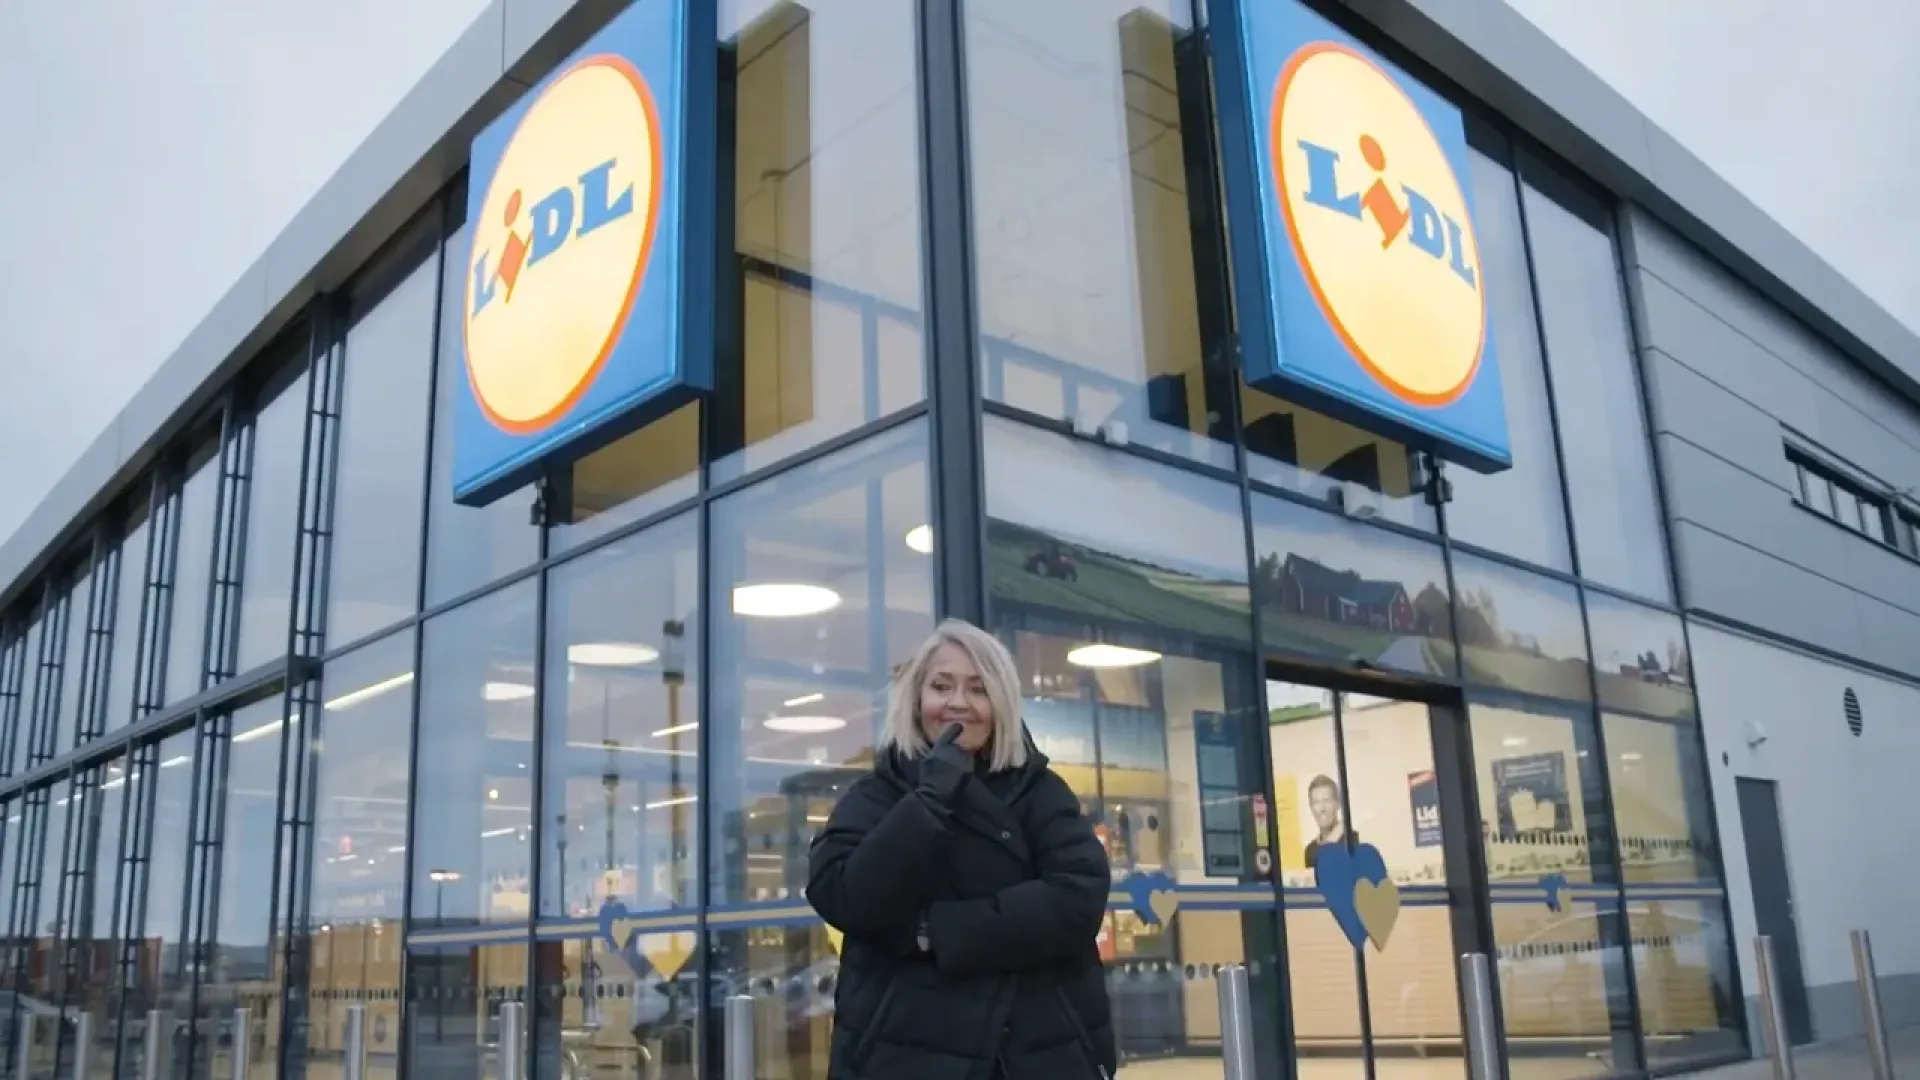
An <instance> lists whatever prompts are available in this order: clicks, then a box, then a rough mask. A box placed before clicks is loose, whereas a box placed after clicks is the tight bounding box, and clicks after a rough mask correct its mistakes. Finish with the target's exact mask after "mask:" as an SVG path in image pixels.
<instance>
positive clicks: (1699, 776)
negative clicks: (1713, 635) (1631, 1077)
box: [1601, 713, 1746, 1066]
mask: <svg viewBox="0 0 1920 1080" xmlns="http://www.w3.org/2000/svg"><path fill="white" fill-rule="evenodd" d="M1601 722H1602V723H1603V724H1604V725H1605V726H1606V727H1605V730H1606V738H1607V757H1608V759H1609V760H1608V762H1607V776H1608V779H1609V781H1610V782H1611V785H1612V794H1613V806H1614V814H1615V815H1616V818H1617V820H1618V821H1619V825H1620V848H1621V858H1622V862H1623V869H1624V871H1625V874H1626V882H1627V890H1626V891H1627V923H1628V926H1629V928H1630V929H1631V931H1632V934H1633V939H1632V940H1633V965H1634V974H1635V976H1636V986H1637V988H1638V990H1639V993H1640V1022H1641V1025H1642V1028H1643V1029H1644V1030H1645V1032H1646V1039H1647V1057H1648V1059H1649V1061H1650V1063H1651V1064H1653V1065H1656V1066H1672V1065H1677V1064H1679V1063H1680V1062H1683V1061H1688V1060H1694V1059H1699V1058H1705V1057H1714V1056H1718V1055H1724V1054H1729V1053H1737V1052H1738V1051H1739V1050H1740V1049H1741V1047H1742V1045H1743V1043H1742V1036H1741V1022H1742V1014H1743V1013H1744V1011H1745V1008H1746V1006H1745V1003H1744V1002H1743V1001H1742V1000H1741V998H1740V997H1739V996H1738V995H1737V994H1736V992H1735V990H1734V957H1733V954H1732V938H1731V928H1730V927H1728V925H1727V923H1726V917H1725V916H1726V910H1727V909H1726V885H1725V882H1724V880H1723V879H1722V877H1721V874H1720V869H1719V867H1720V865H1721V863H1720V848H1719V843H1718V842H1717V840H1716V838H1715V836H1714V829H1713V807H1712V805H1711V804H1710V803H1709V799H1710V798H1711V797H1712V796H1711V791H1710V788H1709V787H1708V784H1707V769H1706V762H1705V761H1704V760H1702V754H1701V751H1700V743H1699V732H1698V730H1697V729H1696V728H1694V727H1693V726H1692V725H1690V724H1670V723H1664V722H1661V721H1657V720H1644V719H1640V718H1638V717H1631V716H1620V715H1616V714H1612V713H1606V714H1603V715H1602V718H1601Z"/></svg>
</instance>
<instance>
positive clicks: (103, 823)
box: [0, 758, 127, 1080]
mask: <svg viewBox="0 0 1920 1080" xmlns="http://www.w3.org/2000/svg"><path fill="white" fill-rule="evenodd" d="M87 786H88V787H89V788H90V789H92V790H93V792H94V797H93V798H92V799H91V800H90V801H89V805H88V810H87V812H86V813H85V814H84V815H83V817H82V819H81V820H82V822H83V824H82V825H81V826H80V828H81V832H82V838H81V840H80V842H79V843H77V844H75V845H74V849H75V851H77V852H79V853H80V857H81V858H82V859H87V860H88V862H87V863H86V865H87V867H88V868H89V870H90V873H89V874H88V875H87V876H86V877H85V878H84V879H83V880H82V881H81V883H80V884H81V888H82V890H83V895H81V896H80V897H78V898H77V902H76V903H75V905H74V906H73V911H74V914H75V917H76V919H77V920H78V921H77V922H76V923H75V925H74V927H73V931H72V933H71V934H70V935H69V941H70V943H71V944H70V946H69V947H70V948H72V949H73V951H74V957H75V967H74V971H75V973H76V978H75V981H74V982H73V984H72V985H70V986H69V987H68V991H67V999H68V1001H69V1003H70V1004H69V1012H70V1014H78V1013H85V1014H87V1015H88V1016H90V1017H91V1018H92V1020H91V1023H92V1032H93V1069H92V1072H91V1074H90V1075H88V1076H86V1077H76V1078H75V1080H105V1078H107V1077H110V1076H111V1075H112V1073H113V1064H112V1063H113V1053H114V1037H113V1028H112V1026H111V1024H110V1021H111V1020H112V1018H113V1017H114V1016H116V1015H117V1013H116V1010H117V1009H118V1007H119V999H120V993H119V990H118V980H117V979H115V977H114V976H115V975H116V974H117V966H116V965H117V964H118V962H119V959H120V954H119V951H118V950H119V927H117V926H116V925H115V924H114V914H115V911H116V900H117V899H118V897H119V888H120V874H121V862H120V844H121V826H122V824H123V822H125V820H126V803H127V765H126V759H125V758H116V759H114V760H113V761H110V762H107V763H106V764H104V765H101V766H99V767H98V768H97V769H95V770H94V771H93V773H92V775H91V776H89V777H87ZM0 842H4V837H3V836H0ZM3 925H5V923H4V922H3V921H0V926H3ZM103 1055H104V1056H103Z"/></svg>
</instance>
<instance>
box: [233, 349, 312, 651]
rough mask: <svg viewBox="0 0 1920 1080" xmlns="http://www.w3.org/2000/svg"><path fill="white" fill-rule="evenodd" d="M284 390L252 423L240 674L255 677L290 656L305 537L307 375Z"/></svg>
mask: <svg viewBox="0 0 1920 1080" xmlns="http://www.w3.org/2000/svg"><path fill="white" fill-rule="evenodd" d="M282 383H283V384H284V385H279V386H276V387H273V388H271V389H270V390H268V391H265V392H263V393H272V394H273V396H272V400H270V401H268V402H267V403H266V404H265V405H264V406H263V407H262V408H261V409H260V411H259V413H258V415H257V416H256V417H255V418H254V421H253V463H252V470H251V473H250V475H249V479H248V482H247V512H246V523H247V526H246V527H247V538H246V547H245V555H244V557H245V559H246V563H245V565H244V566H243V567H242V569H241V578H240V652H239V662H238V664H236V665H235V669H234V670H236V671H248V670H251V669H252V668H253V667H254V666H255V665H257V664H264V663H266V662H267V661H269V660H272V659H273V658H274V657H276V656H279V655H280V654H281V653H284V652H286V651H287V632H288V619H289V607H290V604H291V601H292V596H293V549H294V544H295V541H297V540H298V539H299V532H300V495H301V493H300V464H301V458H302V457H303V456H304V454H305V453H306V434H307V379H306V373H305V370H304V369H302V371H301V372H300V373H299V374H298V375H297V376H296V377H294V378H292V379H291V380H284V379H283V380H282ZM275 391H277V392H275Z"/></svg>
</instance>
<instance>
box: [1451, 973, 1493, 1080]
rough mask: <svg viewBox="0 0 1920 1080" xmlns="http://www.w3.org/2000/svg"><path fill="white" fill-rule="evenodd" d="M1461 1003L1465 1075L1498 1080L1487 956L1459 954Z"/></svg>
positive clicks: (1491, 982)
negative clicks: (1464, 1016) (1464, 1025)
mask: <svg viewBox="0 0 1920 1080" xmlns="http://www.w3.org/2000/svg"><path fill="white" fill-rule="evenodd" d="M1460 1003H1461V1005H1462V1006H1463V1007H1464V1008H1465V1009H1466V1013H1467V1015H1466V1023H1467V1029H1466V1033H1467V1075H1468V1076H1469V1077H1471V1078H1472V1080H1500V1022H1499V1018H1498V1017H1496V1016H1494V1014H1493V968H1492V966H1491V965H1490V964H1489V963H1488V962H1487V954H1486V953H1478V952H1470V953H1461V954H1460Z"/></svg>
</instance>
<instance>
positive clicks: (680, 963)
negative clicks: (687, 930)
mask: <svg viewBox="0 0 1920 1080" xmlns="http://www.w3.org/2000/svg"><path fill="white" fill-rule="evenodd" d="M640 952H641V954H642V955H644V956H645V957H646V958H647V963H649V964H652V965H653V970H655V971H657V972H659V973H660V977H661V978H662V979H671V978H673V977H674V976H675V975H678V974H680V969H681V968H683V967H686V966H687V958H688V957H691V956H692V955H693V935H692V934H647V935H645V936H643V937H641V939H640Z"/></svg>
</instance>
